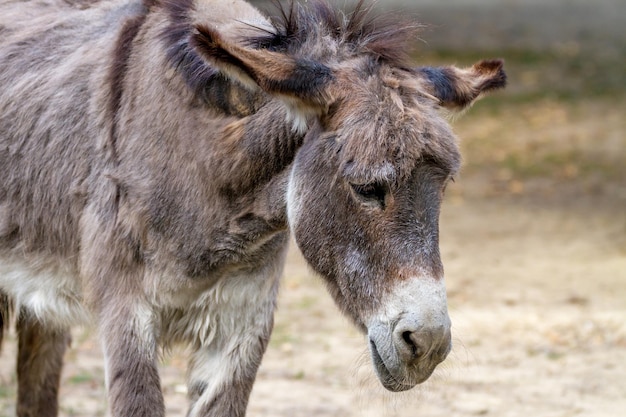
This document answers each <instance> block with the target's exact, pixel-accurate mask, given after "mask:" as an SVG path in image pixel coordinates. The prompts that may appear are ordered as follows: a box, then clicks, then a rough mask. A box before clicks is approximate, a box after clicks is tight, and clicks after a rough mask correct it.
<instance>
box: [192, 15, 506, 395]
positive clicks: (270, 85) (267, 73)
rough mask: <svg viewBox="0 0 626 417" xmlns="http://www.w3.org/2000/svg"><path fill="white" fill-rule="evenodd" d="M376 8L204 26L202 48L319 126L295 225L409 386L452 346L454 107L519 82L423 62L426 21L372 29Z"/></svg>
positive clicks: (311, 136)
mask: <svg viewBox="0 0 626 417" xmlns="http://www.w3.org/2000/svg"><path fill="white" fill-rule="evenodd" d="M365 12H366V11H365V10H364V9H363V8H361V9H358V10H357V11H355V12H354V13H353V14H352V17H351V18H350V19H344V17H343V15H340V14H338V13H337V12H335V11H334V10H332V9H331V8H330V7H329V6H327V5H325V4H324V3H314V5H313V6H312V7H309V8H307V9H304V8H303V9H297V10H291V11H290V12H288V13H283V15H284V19H283V22H282V23H280V24H277V25H276V28H275V30H274V32H273V33H270V34H269V35H268V34H265V35H264V36H266V38H263V37H259V38H256V39H254V40H250V39H248V41H245V42H244V41H241V40H234V39H229V38H228V37H226V36H223V35H222V34H221V33H220V31H219V28H209V27H198V28H197V29H198V31H197V33H196V34H195V35H194V37H193V39H192V43H193V44H194V45H195V47H196V48H197V50H198V51H199V52H200V53H201V55H202V56H204V57H205V59H207V60H208V61H209V62H211V64H212V65H214V66H216V67H217V68H219V69H220V70H221V71H223V72H224V73H226V74H228V75H230V76H231V78H233V79H235V80H237V81H239V82H241V83H243V84H245V85H248V86H250V87H251V88H257V89H258V88H260V89H262V90H263V91H264V92H266V93H267V94H269V95H271V96H275V97H278V98H281V99H282V100H283V101H284V102H285V103H286V105H287V106H288V107H289V108H290V109H291V111H292V112H293V113H294V114H296V115H297V116H298V117H299V119H300V120H304V121H306V122H307V123H308V127H307V128H306V129H305V131H306V135H305V137H304V140H303V144H302V146H301V147H300V149H299V150H298V151H297V153H296V156H295V159H294V162H293V164H292V166H291V174H290V175H291V176H290V181H289V184H288V189H287V212H288V220H289V225H290V228H291V230H292V232H293V234H294V236H295V239H296V242H297V244H298V246H299V248H300V250H301V251H302V253H303V255H304V257H305V258H306V260H307V262H308V263H309V264H310V266H311V267H312V268H313V269H315V271H317V272H318V273H319V274H320V275H321V276H322V277H324V279H325V280H326V281H327V284H328V288H329V290H330V292H331V294H332V295H333V297H334V298H335V300H336V302H337V304H338V305H339V307H340V308H341V309H342V310H343V311H344V312H345V313H346V314H347V315H348V316H349V317H351V318H352V319H353V321H354V322H355V323H356V325H357V326H358V327H359V328H361V329H362V330H363V331H364V332H366V333H367V335H368V338H369V347H370V351H371V356H372V360H373V363H374V366H375V369H376V371H377V374H378V376H379V378H380V380H381V382H382V384H383V385H384V386H385V387H386V388H387V389H389V390H392V391H401V390H406V389H409V388H411V387H413V386H414V385H416V384H418V383H420V382H422V381H424V380H426V379H427V378H428V377H429V376H430V375H431V373H432V372H433V370H434V368H435V366H436V365H437V364H438V363H440V362H441V361H443V360H444V359H445V357H446V355H447V354H448V352H449V351H450V349H451V339H450V326H451V324H450V319H449V317H448V313H447V301H446V292H445V286H444V278H443V267H442V263H441V259H440V255H439V247H438V245H439V243H438V218H439V209H440V204H441V200H442V196H443V192H444V189H445V187H446V184H447V183H448V182H449V181H450V180H451V179H452V177H453V176H454V175H455V173H456V172H457V170H458V168H459V163H460V155H459V150H458V147H457V144H456V139H455V136H454V134H453V133H452V131H451V129H450V128H449V126H448V124H447V122H446V121H445V119H444V118H443V116H442V114H441V111H440V110H441V107H447V108H463V107H465V106H467V105H469V104H470V103H471V102H472V101H474V100H475V99H476V98H477V97H478V96H479V95H480V94H481V93H483V92H485V91H487V90H490V89H494V88H499V87H503V86H504V83H505V75H504V72H503V70H502V62H501V61H481V62H479V63H477V64H475V65H474V66H473V67H471V68H469V69H458V68H455V67H445V68H411V67H410V66H408V65H407V64H406V62H407V61H406V57H405V56H404V54H403V53H402V51H404V50H406V47H407V42H408V41H409V38H410V37H411V35H412V34H413V28H414V25H398V24H397V22H396V23H392V24H391V25H385V24H381V21H379V20H374V21H368V19H367V18H366V13H365ZM300 126H303V123H300ZM294 134H295V133H294Z"/></svg>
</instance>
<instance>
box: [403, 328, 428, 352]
mask: <svg viewBox="0 0 626 417" xmlns="http://www.w3.org/2000/svg"><path fill="white" fill-rule="evenodd" d="M402 339H404V342H405V343H406V344H407V346H409V348H410V349H411V353H412V354H413V357H414V358H419V357H421V356H423V355H424V353H426V350H425V349H424V347H423V343H422V341H421V340H420V338H419V334H418V333H416V332H409V331H406V332H403V333H402Z"/></svg>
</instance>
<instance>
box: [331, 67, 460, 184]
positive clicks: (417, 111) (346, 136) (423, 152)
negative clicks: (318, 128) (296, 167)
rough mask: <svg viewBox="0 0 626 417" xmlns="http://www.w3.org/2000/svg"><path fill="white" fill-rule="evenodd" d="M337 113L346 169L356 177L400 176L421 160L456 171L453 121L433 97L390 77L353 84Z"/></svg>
mask: <svg viewBox="0 0 626 417" xmlns="http://www.w3.org/2000/svg"><path fill="white" fill-rule="evenodd" d="M354 84H356V88H354V89H353V91H352V94H346V95H345V96H344V97H345V98H344V99H342V100H341V104H340V109H339V110H337V111H336V112H335V114H334V115H333V117H332V118H333V119H334V120H333V122H332V123H331V125H333V127H334V128H333V129H332V130H334V131H335V133H336V141H337V143H338V146H340V148H341V151H340V153H339V155H340V159H341V160H340V165H341V167H340V168H341V170H342V174H343V175H344V176H346V177H348V179H350V180H353V181H355V182H359V181H360V182H371V181H376V180H380V181H396V180H399V179H401V178H403V177H406V176H408V174H409V173H410V172H411V171H412V170H413V169H414V168H415V167H416V166H417V165H418V164H419V163H421V162H423V161H429V163H431V164H433V165H435V166H437V167H439V168H441V170H442V171H444V172H445V173H446V174H447V175H452V174H454V173H455V172H456V171H457V170H458V168H459V165H460V152H459V149H458V145H457V140H456V137H455V135H454V134H453V133H452V130H451V129H450V126H449V125H448V123H447V122H446V120H445V119H444V118H443V116H442V115H441V114H440V112H439V111H438V110H437V109H436V107H435V105H434V104H433V103H432V102H431V101H430V99H428V98H424V97H422V96H421V95H420V94H419V92H418V91H416V90H412V89H406V90H404V91H402V88H401V85H400V84H399V83H398V84H394V83H393V79H392V80H391V82H390V81H389V80H385V79H379V80H376V81H372V80H371V79H370V80H366V82H364V83H360V84H359V83H354Z"/></svg>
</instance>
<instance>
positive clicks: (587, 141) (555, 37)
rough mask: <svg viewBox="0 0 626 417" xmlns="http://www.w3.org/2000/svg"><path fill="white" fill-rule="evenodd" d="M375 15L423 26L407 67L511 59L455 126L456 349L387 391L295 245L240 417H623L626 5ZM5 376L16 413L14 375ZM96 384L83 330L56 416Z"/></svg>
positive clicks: (100, 409)
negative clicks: (502, 83)
mask: <svg viewBox="0 0 626 417" xmlns="http://www.w3.org/2000/svg"><path fill="white" fill-rule="evenodd" d="M338 3H339V4H343V1H340V2H338ZM377 7H378V8H379V9H384V10H394V11H400V12H401V13H403V14H406V15H412V16H415V17H417V19H419V21H421V22H422V23H424V24H425V27H424V30H423V32H422V34H421V39H420V40H419V41H418V43H417V45H416V51H415V62H416V64H418V65H447V64H457V65H459V66H469V65H471V64H472V63H474V62H475V61H477V60H479V59H482V58H494V57H501V58H504V59H505V60H506V70H507V73H508V76H509V85H508V87H507V89H506V90H504V91H500V92H497V93H495V94H492V95H490V96H488V97H485V98H484V99H482V100H481V101H479V102H478V103H477V104H475V105H474V107H473V108H472V109H470V110H469V111H468V112H466V113H465V114H464V115H463V116H461V117H459V118H457V119H456V120H454V121H453V127H454V130H455V131H456V133H457V134H458V136H459V138H460V144H461V148H462V152H463V157H464V165H463V169H462V172H461V174H460V175H459V176H458V178H456V182H455V183H454V184H451V185H450V186H449V187H448V189H447V195H446V201H445V203H444V207H443V212H442V215H441V251H442V257H443V262H444V265H445V269H446V282H447V287H448V298H449V307H450V315H451V319H452V322H453V338H454V349H453V352H452V353H451V355H450V356H449V358H448V359H447V360H446V362H445V363H444V364H443V365H441V366H440V367H439V368H438V370H437V371H436V372H435V374H434V375H433V377H431V379H430V380H428V381H427V382H426V383H425V384H423V385H421V386H419V387H418V388H416V389H414V390H412V391H409V392H407V393H403V394H390V393H387V392H385V391H384V389H383V388H381V387H380V384H379V383H378V382H377V380H376V378H375V377H374V375H373V371H372V369H371V365H370V363H369V355H368V354H367V351H366V343H365V340H364V339H363V337H362V336H360V335H359V334H358V333H357V332H356V330H355V329H354V328H353V327H352V326H351V324H350V323H349V322H348V321H347V320H346V319H344V318H343V317H342V316H341V315H340V313H339V311H338V310H337V309H336V308H335V306H334V305H333V302H332V301H331V299H330V297H329V296H328V294H327V293H326V291H325V289H324V287H323V285H322V283H321V282H320V280H319V279H318V278H317V277H315V276H314V275H313V274H312V273H311V272H310V271H309V270H308V269H307V267H306V265H305V264H304V262H303V261H302V259H301V258H300V256H299V254H298V252H297V249H295V248H293V249H292V251H291V253H290V255H289V260H288V264H287V267H286V271H285V277H284V281H283V286H282V289H281V299H280V305H279V310H278V312H277V315H276V326H275V331H274V334H273V337H272V340H271V342H270V346H269V349H268V352H267V354H266V357H265V359H264V362H263V365H262V367H261V369H260V371H259V376H258V380H257V384H256V385H255V388H254V391H253V394H252V398H251V402H250V407H249V412H248V415H249V416H274V417H276V416H279V417H280V416H283V417H300V416H301V417H312V416H316V417H331V416H333V417H335V416H336V417H370V416H371V417H374V416H377V417H378V416H398V417H412V416H442V417H443V416H446V417H450V416H497V417H506V416H516V417H520V416H524V417H525V416H529V415H531V416H542V417H550V416H555V417H557V416H558V417H561V416H562V417H565V416H585V417H618V416H623V415H626V383H625V382H626V29H625V28H626V2H625V1H624V0H594V1H593V2H592V1H582V0H500V1H498V0H416V1H410V0H404V1H401V0H398V1H388V0H379V1H378V3H377ZM13 353H14V346H13V345H12V344H7V346H6V349H5V351H4V352H3V364H6V363H8V361H10V360H12V358H13V357H14V356H13ZM183 353H184V352H175V353H174V354H173V355H171V356H167V357H165V358H164V364H163V387H164V391H165V393H166V402H167V406H168V411H169V414H168V415H170V416H184V415H185V412H186V392H185V386H184V380H185V379H184V378H185V374H184V367H185V365H186V363H185V359H184V354H183ZM0 371H1V374H0V382H1V383H0V415H3V416H4V415H7V416H9V415H13V413H14V411H13V407H14V395H15V388H14V387H15V385H14V378H15V377H14V375H13V374H12V371H11V368H10V367H9V366H4V365H3V366H2V368H1V370H0ZM102 380H103V371H102V359H101V354H100V352H99V349H98V346H97V344H96V342H95V338H94V337H93V335H92V334H91V333H90V332H89V331H87V330H82V329H77V330H76V332H75V335H74V343H73V349H72V350H71V352H70V353H69V354H68V358H67V368H66V370H65V373H64V382H63V388H62V394H61V395H62V401H61V407H62V415H63V416H85V417H86V416H103V415H105V409H106V408H105V403H104V401H103V400H102V398H103V392H104V389H103V382H102Z"/></svg>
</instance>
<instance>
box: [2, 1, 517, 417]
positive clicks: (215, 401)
mask: <svg viewBox="0 0 626 417" xmlns="http://www.w3.org/2000/svg"><path fill="white" fill-rule="evenodd" d="M276 14H277V15H278V17H274V18H268V17H265V16H264V15H263V14H262V13H260V12H259V11H257V10H256V9H255V8H254V7H252V6H251V5H249V4H248V3H245V2H243V1H241V0H144V1H143V2H142V1H141V0H100V1H94V2H89V1H87V2H78V1H77V2H69V3H65V2H63V1H60V0H37V1H35V0H32V1H29V0H25V1H20V0H0V292H1V294H0V305H1V308H0V311H2V314H1V315H0V318H1V320H0V327H3V326H4V325H5V324H6V323H8V320H9V316H8V313H9V311H10V310H11V311H15V312H16V316H17V319H16V327H17V334H18V346H19V348H18V349H19V354H18V361H17V374H18V384H19V386H18V400H17V414H18V416H39V417H47V416H56V415H57V408H58V405H57V396H58V389H59V376H60V373H61V368H62V362H63V355H64V351H65V350H66V348H67V346H68V343H69V340H70V328H71V326H73V325H76V324H81V323H83V324H84V323H93V324H95V325H96V326H97V328H98V330H99V336H100V340H101V345H102V349H103V352H104V356H105V374H106V378H105V379H106V386H107V392H108V398H109V401H108V404H109V407H110V413H111V415H112V416H114V417H130V416H132V417H163V416H164V404H163V395H162V392H161V388H160V380H159V374H158V369H157V368H158V358H159V354H160V350H161V349H162V348H164V347H168V346H170V345H172V344H185V345H187V346H189V348H190V360H189V368H188V382H187V384H188V393H189V400H190V408H189V412H188V416H190V417H196V416H202V417H209V416H221V417H223V416H233V417H234V416H243V415H245V410H246V407H247V403H248V398H249V394H250V390H251V388H252V384H253V382H254V379H255V376H256V373H257V368H258V367H259V364H260V362H261V358H262V356H263V353H264V351H265V349H266V347H267V343H268V340H269V338H270V333H271V330H272V325H273V313H274V310H275V307H276V298H277V291H278V286H279V279H280V276H281V273H282V269H283V264H284V262H285V252H286V248H287V245H288V240H289V236H290V234H292V235H293V236H294V238H295V241H296V243H297V245H298V247H299V249H300V250H301V252H302V254H303V255H304V257H305V259H306V261H307V262H308V264H309V265H310V266H311V268H312V269H313V270H314V271H316V272H317V273H318V274H319V275H320V276H321V277H323V279H324V280H325V282H326V283H327V287H328V290H329V292H330V294H331V295H332V296H333V297H334V299H335V301H336V303H337V305H338V306H339V308H340V309H341V310H342V311H343V313H345V314H346V315H347V316H348V317H350V318H351V319H352V321H353V322H354V323H355V325H356V326H357V327H358V328H359V329H361V330H362V332H363V333H364V334H365V335H366V337H367V343H368V345H369V350H370V352H371V359H372V363H373V366H374V368H375V370H376V373H377V375H378V377H379V379H380V382H381V383H382V385H383V386H384V387H385V388H387V389H389V390H391V391H402V390H407V389H410V388H412V387H413V386H415V385H416V384H419V383H421V382H422V381H424V380H426V379H427V378H428V377H429V376H430V375H431V373H432V372H433V370H434V369H435V367H436V366H437V364H439V363H440V362H441V361H443V360H444V358H445V357H446V355H447V354H448V352H449V351H450V349H451V341H450V340H451V339H450V326H451V325H450V320H449V317H448V313H447V306H446V292H445V286H444V278H443V268H442V264H441V260H440V255H439V249H438V217H439V209H440V203H441V200H442V195H443V192H444V188H445V186H446V184H447V183H448V181H449V180H450V179H451V178H452V177H453V176H454V175H455V173H456V172H457V170H458V169H459V160H460V156H459V150H458V147H457V143H456V138H455V136H454V134H453V133H452V131H451V129H450V127H449V125H448V124H447V122H446V119H445V117H444V114H442V112H441V110H442V109H445V108H447V109H461V108H464V107H466V106H468V105H469V104H470V103H472V102H473V101H474V100H475V99H476V98H477V97H478V96H479V95H480V94H481V93H483V92H486V91H489V90H492V89H497V88H500V87H503V86H504V84H505V79H506V77H505V73H504V71H503V68H502V67H503V64H502V61H500V60H486V61H481V62H478V63H477V64H475V65H474V66H472V67H470V68H465V69H460V68H456V67H452V66H451V67H417V66H413V65H411V62H410V59H409V56H408V54H407V52H406V51H407V50H408V49H409V46H410V44H411V42H413V40H414V37H415V34H416V30H417V28H418V27H419V25H417V24H415V23H414V22H404V21H402V20H400V19H397V18H393V17H371V13H370V8H369V7H367V6H365V5H363V4H362V3H359V4H358V5H357V6H356V8H355V9H354V10H353V11H351V12H350V13H346V14H344V13H343V12H341V11H338V10H336V9H335V8H334V7H333V6H331V5H330V4H329V3H326V2H324V1H322V0H315V1H309V2H307V4H306V5H295V4H292V5H291V6H284V7H282V8H279V9H278V12H277V13H276Z"/></svg>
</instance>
